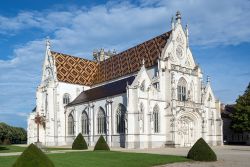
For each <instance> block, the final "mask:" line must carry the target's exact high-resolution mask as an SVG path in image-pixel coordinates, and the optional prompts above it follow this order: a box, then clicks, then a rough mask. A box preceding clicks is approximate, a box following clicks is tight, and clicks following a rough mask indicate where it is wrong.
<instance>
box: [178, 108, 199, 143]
mask: <svg viewBox="0 0 250 167" xmlns="http://www.w3.org/2000/svg"><path fill="white" fill-rule="evenodd" d="M200 137H201V131H200V120H199V117H198V116H197V113H191V112H188V113H185V114H180V115H179V116H178V117H177V122H176V139H175V141H176V144H178V145H179V146H180V147H190V146H192V145H193V144H194V143H195V142H196V141H197V140H198V139H199V138H200Z"/></svg>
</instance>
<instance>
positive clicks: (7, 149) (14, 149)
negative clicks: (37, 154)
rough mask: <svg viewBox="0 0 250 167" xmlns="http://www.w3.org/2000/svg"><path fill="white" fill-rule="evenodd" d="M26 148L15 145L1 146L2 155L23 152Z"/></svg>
mask: <svg viewBox="0 0 250 167" xmlns="http://www.w3.org/2000/svg"><path fill="white" fill-rule="evenodd" d="M25 148H26V147H19V146H14V145H0V153H10V152H23V150H24V149H25Z"/></svg>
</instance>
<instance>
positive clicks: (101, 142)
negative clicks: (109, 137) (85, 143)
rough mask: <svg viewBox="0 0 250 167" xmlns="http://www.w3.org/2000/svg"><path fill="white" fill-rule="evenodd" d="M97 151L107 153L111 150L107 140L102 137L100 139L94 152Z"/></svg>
mask: <svg viewBox="0 0 250 167" xmlns="http://www.w3.org/2000/svg"><path fill="white" fill-rule="evenodd" d="M95 150H107V151H109V150H110V148H109V146H108V144H107V142H106V140H105V139H104V137H103V136H102V135H101V136H100V137H99V139H98V141H97V142H96V144H95V148H94V151H95Z"/></svg>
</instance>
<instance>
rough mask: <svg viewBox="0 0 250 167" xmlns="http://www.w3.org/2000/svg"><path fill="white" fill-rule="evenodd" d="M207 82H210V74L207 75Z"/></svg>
mask: <svg viewBox="0 0 250 167" xmlns="http://www.w3.org/2000/svg"><path fill="white" fill-rule="evenodd" d="M207 83H210V76H209V75H208V76H207Z"/></svg>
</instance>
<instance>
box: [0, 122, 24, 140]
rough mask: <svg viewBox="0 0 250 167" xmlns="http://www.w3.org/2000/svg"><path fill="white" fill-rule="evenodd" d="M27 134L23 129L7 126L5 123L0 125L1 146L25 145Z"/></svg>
mask: <svg viewBox="0 0 250 167" xmlns="http://www.w3.org/2000/svg"><path fill="white" fill-rule="evenodd" d="M26 141H27V132H26V130H24V129H23V128H19V127H13V126H9V125H7V124H5V123H0V142H2V143H3V144H8V143H12V144H20V143H26Z"/></svg>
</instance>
